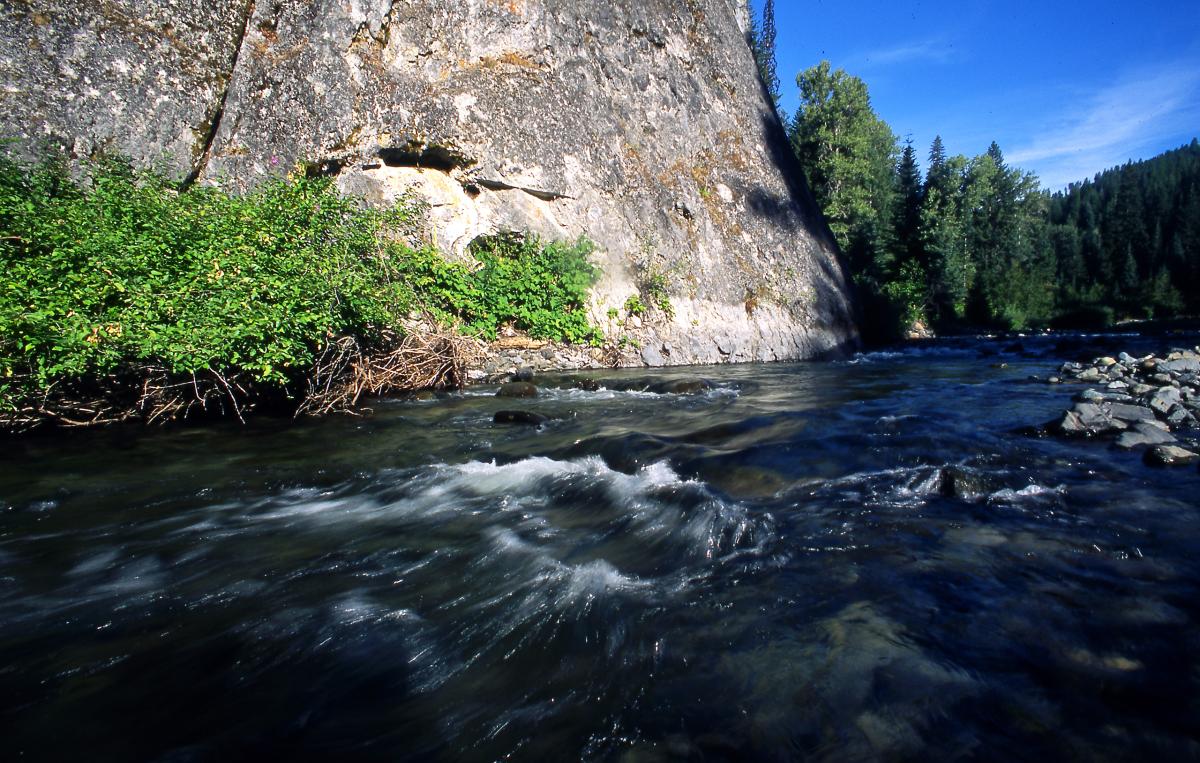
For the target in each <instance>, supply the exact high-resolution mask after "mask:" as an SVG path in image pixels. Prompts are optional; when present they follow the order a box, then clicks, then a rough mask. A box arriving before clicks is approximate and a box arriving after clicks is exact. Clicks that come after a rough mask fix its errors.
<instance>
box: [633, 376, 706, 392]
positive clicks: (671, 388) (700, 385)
mask: <svg viewBox="0 0 1200 763" xmlns="http://www.w3.org/2000/svg"><path fill="white" fill-rule="evenodd" d="M713 386H714V385H713V383H712V382H710V381H708V380H707V379H672V380H670V381H664V382H658V383H657V384H651V385H650V389H649V391H650V392H654V393H656V394H659V395H699V394H702V393H704V392H707V391H708V390H710V389H712V388H713Z"/></svg>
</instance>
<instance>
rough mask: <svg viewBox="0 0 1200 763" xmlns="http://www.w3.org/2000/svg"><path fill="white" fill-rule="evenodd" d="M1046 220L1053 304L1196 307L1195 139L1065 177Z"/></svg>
mask: <svg viewBox="0 0 1200 763" xmlns="http://www.w3.org/2000/svg"><path fill="white" fill-rule="evenodd" d="M1049 222H1050V228H1049V234H1050V236H1051V240H1052V242H1053V247H1054V254H1055V262H1056V274H1057V285H1058V291H1057V295H1056V296H1057V298H1058V303H1059V304H1060V305H1064V306H1072V305H1097V304H1099V305H1108V306H1111V307H1112V308H1114V309H1116V310H1117V311H1118V312H1120V313H1124V314H1128V315H1139V314H1150V313H1152V314H1153V315H1155V316H1162V315H1177V314H1180V313H1186V314H1188V315H1196V314H1198V313H1200V142H1197V141H1196V140H1195V139H1193V140H1192V142H1191V143H1190V144H1188V145H1186V146H1182V147H1181V148H1178V149H1175V150H1174V151H1168V152H1166V153H1164V154H1161V155H1159V156H1156V157H1154V158H1153V159H1148V160H1146V161H1142V162H1134V163H1129V164H1126V165H1124V166H1122V167H1118V168H1114V169H1111V170H1108V171H1107V172H1103V173H1100V174H1099V175H1097V176H1096V177H1095V178H1094V179H1092V180H1085V181H1083V182H1082V183H1073V184H1071V186H1070V187H1069V188H1068V189H1067V190H1066V191H1065V192H1063V193H1056V194H1054V195H1053V196H1052V197H1051V199H1050V206H1049Z"/></svg>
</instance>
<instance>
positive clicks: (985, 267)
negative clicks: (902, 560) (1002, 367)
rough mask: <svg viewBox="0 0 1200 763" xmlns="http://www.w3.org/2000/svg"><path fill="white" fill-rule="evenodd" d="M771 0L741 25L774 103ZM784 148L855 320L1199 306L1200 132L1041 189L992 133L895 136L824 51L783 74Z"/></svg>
mask: <svg viewBox="0 0 1200 763" xmlns="http://www.w3.org/2000/svg"><path fill="white" fill-rule="evenodd" d="M772 14H773V3H772V2H770V1H769V0H768V2H767V3H766V6H765V8H764V16H763V20H762V21H761V22H759V23H758V24H757V25H756V27H755V31H754V32H753V34H754V38H753V39H752V47H753V49H754V52H755V55H756V57H757V58H758V61H759V70H760V74H761V75H762V78H763V81H764V84H765V86H766V88H767V90H768V91H769V92H770V93H771V95H772V96H773V97H775V99H776V102H777V103H778V98H779V89H778V78H777V75H776V73H775V62H774V52H773V44H774V39H773V38H774V27H773V24H772V23H770V20H771V17H772ZM796 86H797V87H798V88H799V102H800V106H799V108H798V109H797V111H796V113H795V114H794V115H792V116H790V117H788V116H787V115H786V114H785V115H784V118H785V122H786V127H787V129H788V134H789V137H790V139H791V143H792V148H793V150H794V151H795V153H796V156H797V157H798V159H799V163H800V165H801V167H802V168H803V171H804V173H805V176H806V178H807V180H808V182H809V185H810V187H811V188H812V191H813V194H814V196H815V197H816V199H817V202H818V204H819V205H820V206H821V208H822V210H823V211H824V213H825V217H826V219H827V221H828V222H829V226H830V229H831V230H832V232H833V234H834V237H835V238H836V239H837V242H838V244H839V245H840V246H841V248H842V251H843V253H845V255H846V256H847V258H848V260H849V263H850V267H851V270H852V272H853V274H854V280H855V282H856V283H857V285H858V287H859V290H860V293H861V294H862V298H863V304H864V307H865V313H866V315H865V326H864V328H865V330H866V332H867V333H868V334H869V335H873V336H874V337H875V338H877V339H888V338H891V337H894V336H896V335H898V334H900V333H902V332H904V331H905V330H908V329H909V328H911V327H912V326H914V325H915V324H917V323H918V322H919V323H922V324H926V325H932V326H934V327H936V328H937V329H939V330H942V331H944V330H954V329H958V328H969V327H996V328H1025V327H1029V326H1039V325H1048V324H1059V325H1080V324H1087V325H1097V324H1101V323H1108V322H1111V321H1114V320H1120V319H1126V318H1171V317H1177V316H1181V315H1195V314H1197V313H1200V144H1198V143H1197V141H1196V140H1195V139H1193V140H1192V142H1191V143H1190V144H1189V145H1186V146H1183V147H1181V148H1179V149H1176V150H1174V151H1169V152H1167V153H1165V154H1162V155H1161V156H1158V157H1155V158H1153V159H1149V160H1146V161H1141V162H1136V163H1128V164H1126V165H1124V166H1122V167H1117V168H1113V169H1111V170H1108V171H1105V172H1102V173H1100V174H1098V175H1097V176H1096V177H1095V178H1093V179H1091V180H1084V181H1082V182H1080V183H1077V184H1072V185H1071V186H1070V187H1069V188H1068V189H1067V190H1065V191H1061V192H1057V193H1051V192H1050V191H1049V190H1046V189H1043V188H1042V187H1041V184H1040V182H1039V181H1038V178H1037V176H1036V175H1034V174H1033V173H1031V172H1027V171H1025V170H1023V169H1021V168H1020V167H1016V166H1013V165H1011V164H1009V163H1008V162H1007V161H1006V160H1005V158H1004V154H1003V152H1002V150H1001V148H1000V146H998V145H997V144H996V143H995V142H992V143H991V145H990V146H988V147H987V149H986V150H985V151H984V152H983V153H980V154H978V155H976V156H967V155H963V154H953V155H951V154H950V153H949V152H948V150H947V148H946V146H945V145H944V144H943V142H942V139H941V138H940V137H938V138H935V140H934V141H933V144H932V145H931V146H930V148H929V151H928V154H927V155H926V161H925V171H924V173H922V169H921V166H920V164H921V162H920V155H919V151H918V148H917V147H915V146H913V145H912V144H911V142H905V143H904V144H903V145H902V144H901V142H900V140H899V139H898V137H897V136H896V135H895V133H894V132H893V131H892V129H891V127H890V126H889V125H888V124H887V123H886V122H885V121H884V120H883V119H881V118H880V117H879V116H878V115H877V114H876V113H875V111H874V109H873V108H872V106H871V99H870V95H869V93H868V90H867V86H866V84H865V83H864V82H863V80H861V79H859V78H858V77H855V76H853V75H851V74H848V73H847V72H845V71H843V70H841V69H837V70H835V69H833V68H832V67H831V66H830V64H829V62H828V61H823V62H821V63H820V64H818V65H816V66H813V67H811V68H809V69H807V70H805V71H803V72H801V73H800V74H799V75H798V76H797V77H796Z"/></svg>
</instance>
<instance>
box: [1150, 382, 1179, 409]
mask: <svg viewBox="0 0 1200 763" xmlns="http://www.w3.org/2000/svg"><path fill="white" fill-rule="evenodd" d="M1146 402H1147V404H1148V405H1149V406H1150V407H1151V408H1152V409H1154V411H1155V413H1160V414H1162V415H1164V416H1165V415H1166V414H1167V413H1168V412H1169V411H1170V410H1171V408H1172V407H1173V406H1175V405H1178V404H1179V403H1180V402H1181V400H1180V397H1179V390H1177V389H1175V388H1174V387H1162V388H1160V389H1158V390H1156V391H1155V392H1152V393H1151V394H1150V395H1149V400H1147V401H1146Z"/></svg>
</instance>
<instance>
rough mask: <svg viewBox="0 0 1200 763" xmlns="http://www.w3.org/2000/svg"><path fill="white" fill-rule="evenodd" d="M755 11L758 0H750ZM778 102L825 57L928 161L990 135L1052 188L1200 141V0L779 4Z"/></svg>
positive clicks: (972, 150) (984, 143) (978, 148)
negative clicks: (936, 151)
mask: <svg viewBox="0 0 1200 763" xmlns="http://www.w3.org/2000/svg"><path fill="white" fill-rule="evenodd" d="M752 5H753V7H754V9H755V11H756V12H759V11H761V8H762V0H752ZM775 14H776V24H777V26H778V29H779V32H778V40H777V42H776V48H777V60H778V66H779V79H780V83H781V86H782V87H781V90H782V93H783V99H782V102H783V106H784V108H785V109H786V110H787V111H788V113H789V114H791V113H793V112H794V111H795V109H796V105H797V91H796V85H795V81H796V74H797V73H799V72H800V71H802V70H803V69H805V68H807V67H809V66H812V65H813V64H816V63H818V62H819V61H821V60H822V59H828V60H829V61H830V63H832V64H833V66H834V68H838V67H840V68H842V69H845V70H846V71H847V72H849V73H851V74H854V75H856V76H858V77H861V78H862V79H863V80H864V81H865V82H866V83H867V86H868V88H869V89H870V91H871V100H872V104H873V105H874V107H875V110H876V112H877V113H878V114H879V115H880V116H881V117H883V119H885V120H886V121H887V122H888V123H889V124H890V125H891V126H892V130H893V131H894V132H895V133H896V134H897V135H899V136H900V138H901V139H904V138H905V137H911V138H912V140H913V143H914V144H915V148H916V149H917V153H918V155H919V156H920V157H921V160H922V165H924V161H925V158H926V156H927V155H928V153H929V144H930V142H931V141H932V140H933V137H934V135H937V134H940V135H941V136H942V140H943V141H944V142H945V144H946V150H947V151H948V152H949V153H951V154H959V153H961V154H966V155H968V156H972V155H975V154H979V153H982V152H983V151H985V150H986V149H987V147H988V144H989V143H990V142H991V141H993V140H995V141H996V142H997V143H999V144H1000V147H1001V149H1002V150H1003V151H1004V154H1005V157H1006V158H1007V159H1008V161H1009V162H1010V163H1012V164H1016V165H1017V166H1020V167H1022V168H1023V169H1026V170H1031V171H1033V172H1035V173H1037V175H1038V176H1039V177H1040V178H1041V180H1042V184H1043V185H1044V186H1045V187H1047V188H1051V189H1058V188H1061V187H1063V186H1065V185H1066V184H1067V183H1068V182H1071V181H1075V180H1082V179H1084V178H1086V177H1091V176H1092V175H1094V174H1095V173H1097V172H1099V171H1101V170H1104V169H1107V168H1108V167H1112V166H1116V165H1119V164H1123V163H1124V162H1125V161H1126V160H1129V159H1133V160H1137V159H1146V158H1149V157H1151V156H1154V155H1155V154H1158V153H1161V152H1162V151H1164V150H1167V149H1170V148H1175V147H1178V146H1180V145H1182V144H1184V143H1187V142H1189V141H1190V140H1191V139H1192V138H1193V137H1197V136H1200V0H1190V2H1188V1H1179V2H1138V0H1132V1H1131V0H1124V1H1123V2H1111V1H1110V0H1103V1H1101V2H1090V3H1083V2H1069V1H1059V2H1055V0H1044V1H1043V2H1003V3H1001V2H987V1H980V2H943V1H941V0H938V1H935V2H917V3H909V4H900V5H897V4H895V3H883V2H846V1H844V0H843V1H842V2H839V1H838V0H775Z"/></svg>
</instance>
